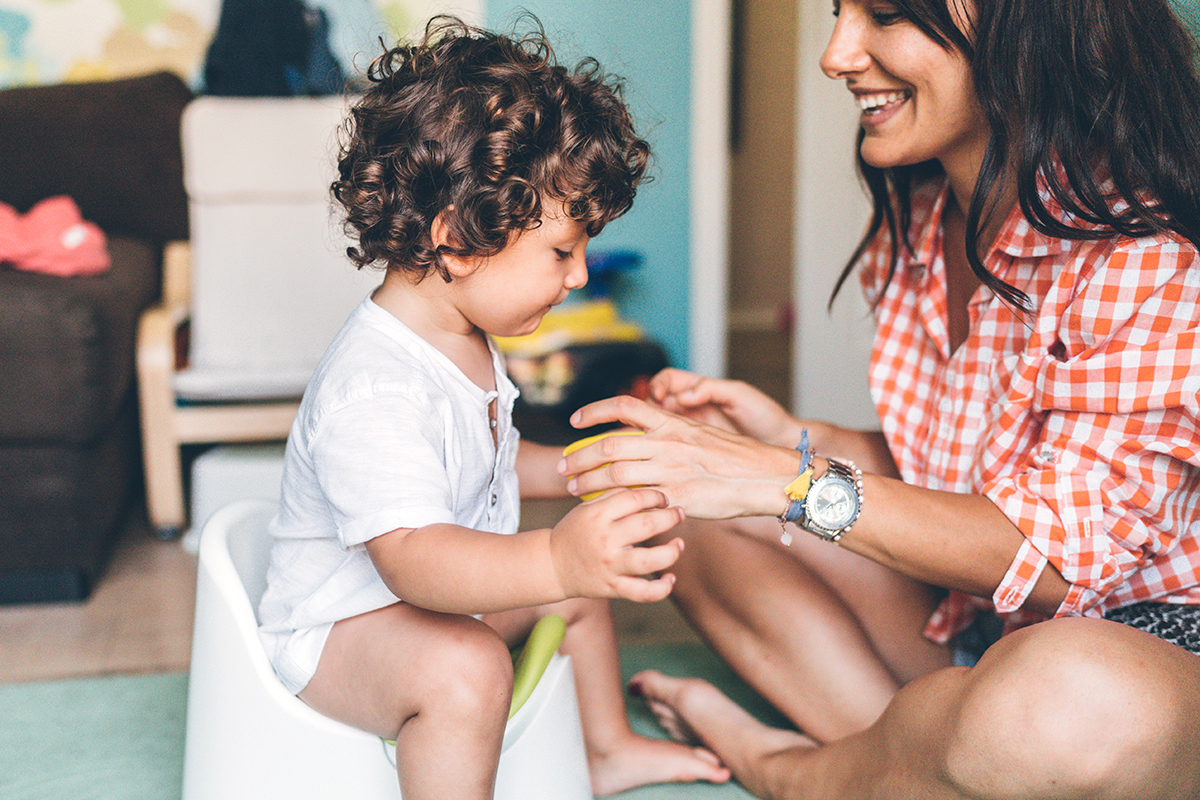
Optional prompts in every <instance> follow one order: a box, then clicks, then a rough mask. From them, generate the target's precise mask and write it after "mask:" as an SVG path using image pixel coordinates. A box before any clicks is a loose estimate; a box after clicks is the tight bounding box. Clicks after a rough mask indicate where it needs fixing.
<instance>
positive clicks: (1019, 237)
mask: <svg viewBox="0 0 1200 800" xmlns="http://www.w3.org/2000/svg"><path fill="white" fill-rule="evenodd" d="M1038 193H1039V194H1040V195H1041V197H1042V202H1044V203H1045V204H1046V208H1047V210H1049V211H1050V212H1051V213H1052V214H1053V215H1054V216H1056V217H1058V218H1059V219H1063V221H1064V222H1067V224H1070V220H1069V219H1065V217H1067V214H1066V212H1064V211H1063V210H1062V209H1061V208H1060V207H1059V205H1058V203H1056V202H1055V201H1054V198H1053V197H1051V196H1050V193H1049V191H1048V190H1047V189H1046V185H1045V181H1044V180H1043V179H1041V178H1040V177H1039V179H1038ZM949 197H950V182H949V180H947V179H945V178H943V179H942V185H941V188H940V189H939V191H938V193H937V198H936V199H935V200H934V203H933V206H932V208H931V209H930V212H929V218H928V220H927V221H926V225H925V229H924V231H923V233H922V235H921V241H920V244H919V245H918V246H917V248H916V253H915V255H914V258H913V260H912V261H913V263H914V264H920V265H926V264H930V263H932V262H933V253H934V244H935V243H936V241H937V236H938V232H939V230H940V229H941V224H942V214H943V213H944V212H945V210H946V202H947V200H948V199H949ZM1071 246H1072V245H1071V242H1070V240H1068V239H1060V238H1058V237H1054V236H1047V235H1046V234H1044V233H1042V232H1041V231H1039V230H1038V229H1037V228H1035V227H1033V226H1032V225H1030V224H1029V221H1028V220H1027V219H1025V214H1024V213H1023V212H1022V211H1021V206H1020V204H1019V203H1018V204H1016V205H1014V206H1013V208H1012V210H1010V211H1009V212H1008V219H1006V220H1005V221H1004V225H1003V226H1002V227H1001V228H1000V233H999V234H998V235H997V236H996V241H995V242H993V243H992V247H991V249H990V250H989V251H988V253H987V255H986V256H985V257H984V259H983V262H984V263H985V264H987V263H989V262H990V261H991V260H992V258H993V257H994V256H995V254H996V253H1004V254H1005V255H1008V256H1011V257H1013V258H1038V257H1041V256H1051V255H1059V254H1062V253H1066V252H1068V251H1070V249H1071Z"/></svg>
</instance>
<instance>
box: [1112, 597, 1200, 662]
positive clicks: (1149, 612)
mask: <svg viewBox="0 0 1200 800" xmlns="http://www.w3.org/2000/svg"><path fill="white" fill-rule="evenodd" d="M1104 618H1105V619H1111V620H1112V621H1113V622H1119V623H1121V624H1122V625H1128V626H1129V627H1131V628H1137V629H1138V630H1141V631H1145V632H1146V633H1152V634H1154V635H1155V636H1157V637H1158V638H1160V639H1162V640H1163V641H1164V642H1170V643H1171V644H1174V645H1178V646H1179V647H1182V648H1183V649H1184V650H1187V651H1189V652H1192V653H1195V654H1196V655H1200V606H1197V605H1180V604H1178V603H1134V604H1133V605H1131V606H1122V607H1121V608H1115V609H1113V610H1112V611H1109V612H1108V613H1107V614H1105V615H1104Z"/></svg>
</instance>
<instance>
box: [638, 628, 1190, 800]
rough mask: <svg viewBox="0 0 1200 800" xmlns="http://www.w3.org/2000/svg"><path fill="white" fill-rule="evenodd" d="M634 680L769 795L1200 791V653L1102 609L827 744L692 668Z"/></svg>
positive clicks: (897, 702)
mask: <svg viewBox="0 0 1200 800" xmlns="http://www.w3.org/2000/svg"><path fill="white" fill-rule="evenodd" d="M634 685H635V686H636V687H638V690H639V691H640V693H641V694H642V695H643V696H644V697H646V698H647V701H648V702H649V703H650V705H651V707H652V708H654V709H655V710H656V713H658V715H659V717H660V719H662V720H663V721H664V724H665V725H667V727H668V729H669V730H673V731H674V732H675V733H676V735H682V736H691V737H694V739H695V741H698V742H702V743H704V744H706V745H707V746H708V747H710V748H711V749H712V750H713V751H714V752H715V753H717V754H718V755H719V756H720V757H721V758H722V759H723V761H724V762H725V763H726V764H728V765H729V766H730V768H731V769H732V770H733V773H734V777H735V778H737V779H738V780H739V781H741V782H742V784H743V785H745V786H746V787H747V788H748V789H749V790H750V791H751V792H753V793H754V794H755V795H756V796H758V797H762V798H768V799H769V800H775V799H776V798H779V799H781V800H782V798H789V800H793V799H795V800H799V799H801V798H900V797H904V798H907V797H920V798H930V799H931V800H938V799H939V798H974V799H975V800H1066V798H1106V799H1107V800H1124V799H1126V798H1128V800H1135V799H1137V800H1142V799H1143V798H1144V799H1146V800H1154V799H1156V798H1162V799H1163V800H1168V799H1170V800H1174V799H1175V798H1182V797H1197V796H1200V759H1197V758H1196V757H1195V739H1196V735H1197V730H1198V729H1200V659H1198V658H1197V657H1196V656H1194V655H1192V654H1190V653H1187V652H1186V651H1184V650H1181V649H1179V648H1177V647H1174V646H1172V645H1168V644H1166V643H1165V642H1162V641H1161V640H1158V639H1155V638H1154V637H1152V636H1150V635H1149V634H1145V633H1142V632H1140V631H1135V630H1132V629H1130V628H1126V627H1124V626H1121V625H1118V624H1116V623H1112V622H1104V621H1100V620H1090V619H1062V620H1052V621H1050V622H1046V623H1042V624H1040V625H1036V626H1033V627H1031V628H1026V629H1024V630H1022V631H1018V632H1016V633H1014V634H1012V635H1010V636H1008V637H1005V638H1004V639H1002V640H1001V641H1000V642H999V643H998V644H997V645H995V646H994V647H993V648H992V649H991V650H989V651H988V652H987V654H985V655H984V657H983V659H982V660H981V661H980V663H979V666H977V667H975V668H974V669H967V668H964V667H951V668H946V669H941V670H937V671H936V672H933V673H930V674H928V675H926V676H924V677H922V678H918V679H916V680H914V681H912V682H911V683H909V684H907V685H905V686H904V687H903V688H902V689H901V690H900V691H899V692H897V694H896V696H895V698H894V699H893V701H892V702H891V703H890V704H889V705H888V706H887V708H886V709H885V711H884V713H883V714H882V715H881V716H880V718H879V719H878V720H877V721H876V722H875V723H874V724H873V725H871V726H870V727H869V728H867V729H866V730H864V731H862V732H861V733H858V734H854V735H852V736H848V737H845V738H843V739H840V740H838V741H836V742H834V743H832V744H829V745H825V746H816V745H815V743H813V742H812V741H811V740H808V739H807V738H806V737H804V736H802V735H800V734H797V733H795V732H791V731H779V730H775V729H771V728H768V727H766V726H763V725H762V724H761V723H759V722H758V721H757V720H754V719H753V718H752V717H750V716H749V715H747V714H746V713H745V712H744V711H742V710H741V709H739V708H738V707H737V706H736V705H735V704H733V702H732V701H730V700H729V699H728V698H726V697H725V696H724V695H722V694H721V693H720V692H719V691H717V690H716V689H715V688H713V687H712V686H711V685H709V684H706V683H704V682H703V681H698V680H695V679H677V678H667V677H665V676H662V675H660V674H658V673H656V672H645V673H640V674H639V675H637V676H635V679H634Z"/></svg>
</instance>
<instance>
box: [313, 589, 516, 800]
mask: <svg viewBox="0 0 1200 800" xmlns="http://www.w3.org/2000/svg"><path fill="white" fill-rule="evenodd" d="M300 698H301V699H302V700H304V702H306V703H308V704H309V705H310V706H312V707H313V708H315V709H316V710H317V711H319V712H321V713H322V714H324V715H326V716H328V717H332V718H333V719H336V720H340V721H342V722H345V723H347V724H349V725H352V726H354V727H356V728H359V729H361V730H365V731H368V732H370V733H374V734H376V735H379V736H382V737H386V738H389V739H395V740H396V768H397V772H398V773H399V780H400V788H401V792H402V793H403V795H404V797H405V800H423V799H424V798H436V799H437V800H458V799H459V798H461V799H462V800H468V799H469V800H484V799H485V798H491V796H492V791H493V789H494V786H495V781H496V766H497V764H498V762H499V759H500V745H501V743H502V741H503V738H504V726H505V722H506V721H507V719H508V707H509V703H510V702H511V698H512V660H511V658H510V656H509V651H508V647H507V646H506V645H505V644H504V642H503V641H502V640H501V639H500V637H499V636H497V635H496V633H495V632H494V631H493V630H492V629H491V628H489V627H488V626H486V625H484V624H483V623H481V622H479V621H478V620H476V619H474V618H472V617H466V616H457V615H450V614H439V613H437V612H433V611H426V610H424V609H420V608H417V607H415V606H411V605H408V604H407V603H397V604H395V605H391V606H387V607H386V608H381V609H378V610H377V611H372V612H370V613H367V614H363V615H361V616H357V617H352V618H350V619H346V620H342V621H341V622H338V623H337V624H335V625H334V626H333V630H332V631H331V632H330V634H329V639H328V640H327V642H326V644H325V649H324V651H323V652H322V653H321V660H320V663H319V664H318V666H317V672H316V674H315V675H314V676H313V678H312V680H311V681H309V684H308V686H306V687H305V688H304V690H303V691H301V692H300ZM448 753H453V754H454V757H453V758H448V757H447V754H448Z"/></svg>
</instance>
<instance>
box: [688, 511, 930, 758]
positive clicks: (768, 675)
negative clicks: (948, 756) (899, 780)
mask: <svg viewBox="0 0 1200 800" xmlns="http://www.w3.org/2000/svg"><path fill="white" fill-rule="evenodd" d="M677 532H679V533H682V534H683V535H684V538H685V541H686V543H687V546H686V548H685V549H684V553H683V556H682V558H681V559H680V561H679V562H678V563H677V564H676V565H675V567H674V568H673V571H674V572H675V574H676V576H677V578H678V580H677V582H676V586H675V589H674V591H673V593H672V597H673V599H674V600H675V602H676V604H677V605H678V606H679V608H680V610H681V611H682V612H683V614H684V616H685V617H687V618H688V620H689V621H690V622H691V623H692V625H693V626H694V627H695V628H696V629H697V630H698V631H699V632H700V634H701V635H702V636H703V637H704V638H705V639H706V640H707V641H708V642H710V643H711V644H712V646H713V648H714V649H715V650H716V651H717V652H718V654H720V655H721V657H722V658H724V659H725V660H726V661H727V662H728V663H729V664H730V666H731V667H733V669H734V670H735V671H736V672H737V673H738V674H739V675H741V676H742V678H743V679H744V680H746V681H747V683H749V684H750V685H751V686H752V687H753V688H754V689H755V690H756V691H758V692H759V693H760V694H761V695H762V696H763V697H764V698H766V699H767V700H768V701H769V702H771V703H772V704H773V705H774V706H775V707H776V708H778V709H779V710H780V711H781V712H782V713H783V714H784V715H786V716H787V717H788V718H789V719H791V720H792V721H793V722H794V723H795V724H796V725H797V726H798V727H799V728H801V729H802V730H804V731H805V732H806V733H808V734H809V735H811V736H812V737H813V738H815V739H817V740H818V741H822V742H827V741H833V740H835V739H839V738H841V737H843V736H846V735H849V734H851V733H854V732H857V731H860V730H862V729H863V728H865V727H867V726H868V725H870V724H871V723H872V722H874V721H875V719H876V718H877V717H878V716H879V714H880V713H881V712H882V711H883V709H884V707H885V706H886V705H887V703H888V702H889V701H890V700H891V698H892V696H893V695H894V694H895V692H896V690H897V689H898V688H899V687H900V685H901V684H902V683H903V682H904V681H907V680H910V679H911V678H912V677H914V676H915V675H919V674H922V673H925V672H928V671H930V670H933V669H937V668H939V667H944V666H947V665H949V663H950V653H949V650H948V649H947V648H945V647H942V646H939V645H935V644H932V643H931V642H929V641H928V640H926V639H925V638H924V636H922V630H923V628H924V625H925V621H926V619H927V618H928V616H929V614H930V613H932V611H933V609H934V607H935V603H936V599H935V597H934V595H933V593H932V591H931V590H929V589H928V588H927V587H924V586H921V585H919V584H915V583H913V582H912V581H909V580H907V579H905V578H903V577H902V576H899V575H897V574H895V573H892V572H891V571H889V570H885V569H882V568H880V567H878V565H876V564H874V563H873V562H869V561H867V560H865V559H862V558H860V557H858V556H856V555H854V554H853V553H850V552H848V551H844V550H841V549H840V548H838V547H837V546H835V545H830V544H829V543H827V542H822V541H818V540H816V539H815V538H814V537H811V536H809V535H808V534H804V533H803V532H799V536H797V539H796V541H794V542H793V544H792V546H791V547H790V548H784V547H782V546H781V545H780V544H779V543H778V539H779V532H780V529H779V524H778V522H777V521H775V520H773V519H772V520H761V519H756V520H743V521H733V522H728V523H708V522H701V521H688V522H687V523H684V525H683V526H681V527H680V528H678V529H676V531H673V532H672V535H675V533H677ZM794 535H795V534H794ZM801 537H803V538H801Z"/></svg>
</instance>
